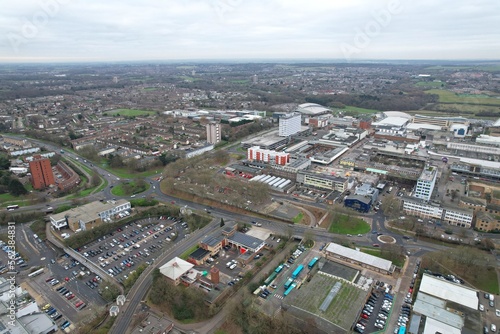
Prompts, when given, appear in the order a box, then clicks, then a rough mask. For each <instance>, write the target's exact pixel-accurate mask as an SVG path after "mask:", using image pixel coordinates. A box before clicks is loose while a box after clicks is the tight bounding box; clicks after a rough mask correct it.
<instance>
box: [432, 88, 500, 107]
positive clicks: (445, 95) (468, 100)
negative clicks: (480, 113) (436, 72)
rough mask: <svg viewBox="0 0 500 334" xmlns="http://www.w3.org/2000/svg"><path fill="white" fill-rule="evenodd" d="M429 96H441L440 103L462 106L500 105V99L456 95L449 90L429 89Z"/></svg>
mask: <svg viewBox="0 0 500 334" xmlns="http://www.w3.org/2000/svg"><path fill="white" fill-rule="evenodd" d="M425 92H426V93H427V94H436V95H438V96H439V102H442V103H461V104H479V105H485V104H486V105H499V106H500V98H494V97H489V96H486V95H471V94H456V93H453V92H451V91H449V90H443V89H429V90H426V91H425Z"/></svg>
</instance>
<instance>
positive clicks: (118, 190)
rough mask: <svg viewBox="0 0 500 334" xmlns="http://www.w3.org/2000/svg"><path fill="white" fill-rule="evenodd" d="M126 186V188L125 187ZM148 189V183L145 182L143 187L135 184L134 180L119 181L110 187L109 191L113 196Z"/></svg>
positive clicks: (137, 192) (136, 192) (126, 194)
mask: <svg viewBox="0 0 500 334" xmlns="http://www.w3.org/2000/svg"><path fill="white" fill-rule="evenodd" d="M126 188H128V190H127V189H126ZM148 189H149V184H148V183H145V184H144V187H138V186H136V184H135V182H133V181H131V182H124V183H120V184H119V185H117V186H116V187H114V188H113V189H111V193H112V194H113V195H115V196H128V195H132V194H139V193H142V192H143V191H146V190H148Z"/></svg>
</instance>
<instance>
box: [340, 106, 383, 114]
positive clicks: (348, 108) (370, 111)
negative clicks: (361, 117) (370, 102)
mask: <svg viewBox="0 0 500 334" xmlns="http://www.w3.org/2000/svg"><path fill="white" fill-rule="evenodd" d="M341 110H344V111H355V112H357V113H359V114H376V113H378V112H380V110H375V109H365V108H358V107H353V106H346V107H345V108H344V109H341Z"/></svg>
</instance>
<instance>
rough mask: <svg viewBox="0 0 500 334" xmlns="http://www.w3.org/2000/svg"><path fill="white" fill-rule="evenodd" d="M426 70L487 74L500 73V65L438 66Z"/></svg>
mask: <svg viewBox="0 0 500 334" xmlns="http://www.w3.org/2000/svg"><path fill="white" fill-rule="evenodd" d="M425 69H426V70H430V71H436V70H449V71H456V70H477V71H486V72H499V71H500V65H497V64H492V65H478V66H442V65H436V66H430V67H426V68H425Z"/></svg>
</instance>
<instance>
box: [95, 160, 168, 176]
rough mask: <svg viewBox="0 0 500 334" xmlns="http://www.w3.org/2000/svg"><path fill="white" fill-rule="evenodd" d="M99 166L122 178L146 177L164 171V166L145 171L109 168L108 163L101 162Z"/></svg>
mask: <svg viewBox="0 0 500 334" xmlns="http://www.w3.org/2000/svg"><path fill="white" fill-rule="evenodd" d="M99 167H101V168H103V169H106V170H107V171H109V172H110V173H113V174H114V175H116V176H118V177H120V178H122V179H138V178H144V177H150V176H153V175H156V174H158V173H160V172H161V171H162V169H163V168H153V169H150V170H147V171H145V172H140V173H139V172H130V171H128V170H127V169H125V168H109V167H108V165H107V164H106V163H101V164H100V165H99Z"/></svg>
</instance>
